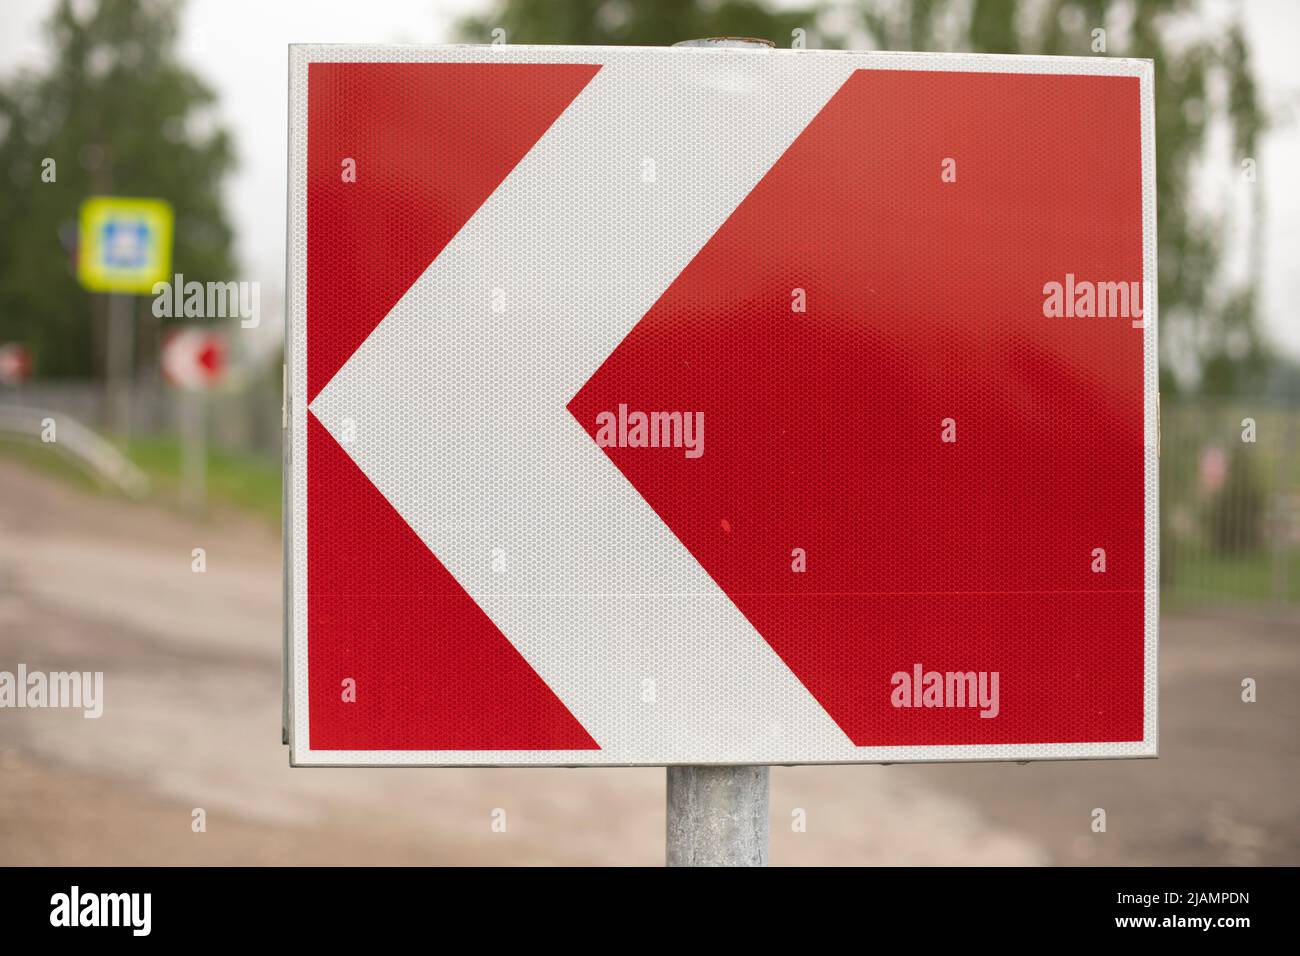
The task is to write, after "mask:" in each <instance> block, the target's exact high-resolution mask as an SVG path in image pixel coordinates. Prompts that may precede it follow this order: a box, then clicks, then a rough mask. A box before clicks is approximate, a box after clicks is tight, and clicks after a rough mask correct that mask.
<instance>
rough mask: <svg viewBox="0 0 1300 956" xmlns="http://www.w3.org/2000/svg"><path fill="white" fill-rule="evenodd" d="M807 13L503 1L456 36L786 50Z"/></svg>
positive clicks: (730, 3)
mask: <svg viewBox="0 0 1300 956" xmlns="http://www.w3.org/2000/svg"><path fill="white" fill-rule="evenodd" d="M814 19H815V17H814V12H813V9H812V8H811V7H806V8H788V9H783V10H779V11H774V10H769V9H768V8H767V7H766V6H765V5H763V4H760V3H753V2H749V0H724V2H722V3H708V2H704V3H701V2H699V0H651V2H634V0H551V2H547V3H536V2H533V0H504V2H501V3H499V4H498V5H497V6H496V8H495V9H494V10H493V12H491V13H489V14H487V15H485V16H478V17H469V18H466V19H465V20H463V21H461V23H460V27H459V32H460V34H461V36H462V37H463V38H464V39H466V40H469V41H471V42H473V41H477V42H480V43H487V42H489V41H491V40H492V38H493V37H492V31H493V30H495V29H498V28H500V29H503V30H505V31H506V42H508V43H582V44H592V45H614V46H628V45H631V46H671V45H672V44H674V43H677V42H679V41H681V40H697V39H701V38H703V37H718V36H739V37H757V38H759V39H763V40H772V41H773V42H776V43H779V44H783V45H789V42H790V36H791V31H793V30H795V29H804V30H807V29H808V28H809V26H810V25H811V24H812V23H813V21H814Z"/></svg>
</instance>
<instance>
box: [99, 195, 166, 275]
mask: <svg viewBox="0 0 1300 956" xmlns="http://www.w3.org/2000/svg"><path fill="white" fill-rule="evenodd" d="M171 267H172V207H171V204H170V203H167V202H165V201H163V200H161V199H128V198H124V197H122V196H91V197H90V198H89V199H87V200H86V201H85V202H83V203H82V204H81V227H80V234H79V238H78V247H77V275H78V277H79V278H80V280H81V284H82V285H83V286H85V287H86V288H87V289H89V290H91V291H92V292H129V293H137V294H145V293H149V292H151V291H153V286H154V283H156V282H165V281H167V280H168V279H170V278H171Z"/></svg>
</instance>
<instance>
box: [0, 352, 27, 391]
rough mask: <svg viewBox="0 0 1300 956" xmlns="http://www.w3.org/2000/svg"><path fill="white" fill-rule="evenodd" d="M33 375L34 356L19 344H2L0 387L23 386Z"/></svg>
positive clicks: (0, 353)
mask: <svg viewBox="0 0 1300 956" xmlns="http://www.w3.org/2000/svg"><path fill="white" fill-rule="evenodd" d="M31 374H32V354H31V352H29V351H27V346H25V345H23V344H21V343H19V342H0V385H21V384H22V383H23V382H25V381H27V379H28V378H30V377H31Z"/></svg>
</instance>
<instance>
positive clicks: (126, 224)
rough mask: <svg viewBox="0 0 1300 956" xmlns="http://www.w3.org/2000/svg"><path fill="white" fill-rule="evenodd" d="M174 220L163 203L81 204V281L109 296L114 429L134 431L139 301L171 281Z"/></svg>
mask: <svg viewBox="0 0 1300 956" xmlns="http://www.w3.org/2000/svg"><path fill="white" fill-rule="evenodd" d="M172 228H173V214H172V207H171V204H170V203H168V202H166V201H164V200H162V199H136V198H127V197H122V196H91V197H90V198H88V199H86V200H85V201H84V202H82V204H81V216H80V226H79V235H78V244H77V276H78V278H79V279H80V280H81V284H82V286H84V287H85V288H86V289H89V290H90V291H91V292H102V293H106V294H107V295H108V352H107V356H106V364H107V376H108V402H109V415H110V418H109V420H110V422H111V427H112V429H113V430H114V431H115V432H117V433H118V434H119V435H121V436H123V437H126V436H128V435H129V434H130V428H131V388H130V386H131V378H132V367H133V364H134V363H133V357H134V354H135V316H134V308H135V299H134V296H137V295H145V294H147V293H150V292H152V291H153V287H154V284H155V283H157V282H164V281H167V280H169V279H170V278H171V262H172Z"/></svg>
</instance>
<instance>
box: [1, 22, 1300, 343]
mask: <svg viewBox="0 0 1300 956" xmlns="http://www.w3.org/2000/svg"><path fill="white" fill-rule="evenodd" d="M53 4H54V0H0V71H2V72H4V73H8V72H9V71H10V70H11V69H12V68H13V67H14V65H16V64H19V63H22V64H39V63H41V62H43V61H44V59H45V56H46V53H45V48H44V45H43V37H42V33H41V29H40V26H41V23H42V22H43V21H44V20H45V18H46V17H47V15H48V13H49V10H50V8H51V7H52V6H53ZM483 6H484V4H483V3H482V2H478V0H189V3H188V4H187V6H186V13H185V18H184V22H183V30H182V42H181V47H182V49H181V52H182V55H183V56H184V57H185V59H186V60H187V61H188V62H189V63H190V64H191V65H192V66H193V68H195V69H196V70H198V71H199V72H200V73H201V74H202V75H203V76H204V77H205V78H206V79H207V80H208V82H209V83H210V84H211V85H212V86H213V88H215V89H216V91H217V93H218V95H219V96H220V100H221V106H220V109H221V114H222V115H223V117H224V118H225V120H226V122H227V124H228V125H229V126H230V127H232V128H233V130H234V132H235V135H236V138H237V148H238V151H239V159H240V167H239V169H238V170H237V172H236V174H235V175H234V177H232V180H231V182H230V184H229V198H230V205H231V211H232V215H233V219H234V225H235V228H236V232H237V242H238V246H237V250H238V255H239V260H240V262H241V266H242V269H243V274H242V275H240V276H239V277H238V278H240V279H256V280H259V281H260V282H261V283H262V286H263V293H264V294H263V303H264V305H267V306H269V305H270V302H271V301H278V300H279V296H280V290H282V288H283V284H284V207H285V150H286V142H285V135H286V134H285V126H286V95H287V94H286V90H285V75H286V69H287V67H286V47H287V45H288V44H290V43H303V42H333V43H337V42H388V43H394V42H396V43H440V42H446V41H447V40H449V39H450V38H451V26H452V24H453V22H454V21H455V20H456V18H457V17H458V16H460V15H461V14H464V13H466V12H471V11H475V10H478V9H481V8H482V7H483ZM1233 8H1235V7H1234V5H1233V4H1231V3H1230V2H1228V0H1219V4H1218V9H1221V10H1224V11H1226V10H1229V9H1233ZM1242 8H1243V9H1244V11H1245V17H1246V25H1247V29H1248V31H1249V34H1250V41H1251V43H1252V55H1253V58H1254V63H1255V68H1256V71H1257V74H1258V76H1259V79H1260V84H1261V88H1262V92H1263V96H1264V100H1265V103H1266V105H1268V106H1270V107H1273V108H1274V109H1275V111H1276V110H1279V109H1280V110H1282V111H1283V112H1284V116H1285V118H1287V119H1288V122H1287V123H1286V124H1285V125H1283V126H1282V127H1280V128H1277V129H1274V130H1273V131H1272V132H1270V133H1269V135H1268V136H1267V138H1266V140H1265V142H1264V145H1263V148H1262V149H1261V150H1260V155H1259V156H1258V157H1256V159H1257V160H1258V176H1259V182H1258V183H1257V185H1256V187H1254V188H1260V189H1263V190H1265V192H1266V195H1267V198H1268V203H1267V232H1266V240H1265V249H1266V250H1267V261H1266V263H1265V279H1264V290H1263V291H1264V295H1263V303H1262V304H1263V320H1264V323H1265V328H1266V330H1267V333H1268V335H1269V337H1270V338H1271V339H1272V341H1273V342H1274V343H1275V344H1276V345H1278V346H1280V347H1281V348H1283V349H1284V350H1285V351H1287V352H1289V353H1291V354H1292V355H1295V356H1297V357H1300V2H1297V0H1248V2H1245V3H1244V4H1243V5H1242ZM485 39H487V38H485ZM1157 67H1158V65H1157ZM1157 148H1159V145H1158V144H1157ZM1203 179H1204V181H1205V189H1206V191H1207V193H1209V194H1211V195H1210V196H1209V197H1208V198H1209V200H1210V201H1213V200H1214V199H1215V198H1216V197H1215V195H1214V194H1216V193H1223V194H1224V195H1227V194H1228V193H1230V192H1231V191H1232V190H1235V189H1240V188H1241V187H1240V186H1239V185H1238V181H1237V177H1235V176H1234V175H1233V173H1232V171H1230V170H1227V169H1225V170H1223V171H1222V172H1221V174H1220V171H1217V170H1214V171H1209V172H1207V173H1206V174H1205V176H1204V177H1203ZM268 331H269V330H268Z"/></svg>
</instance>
